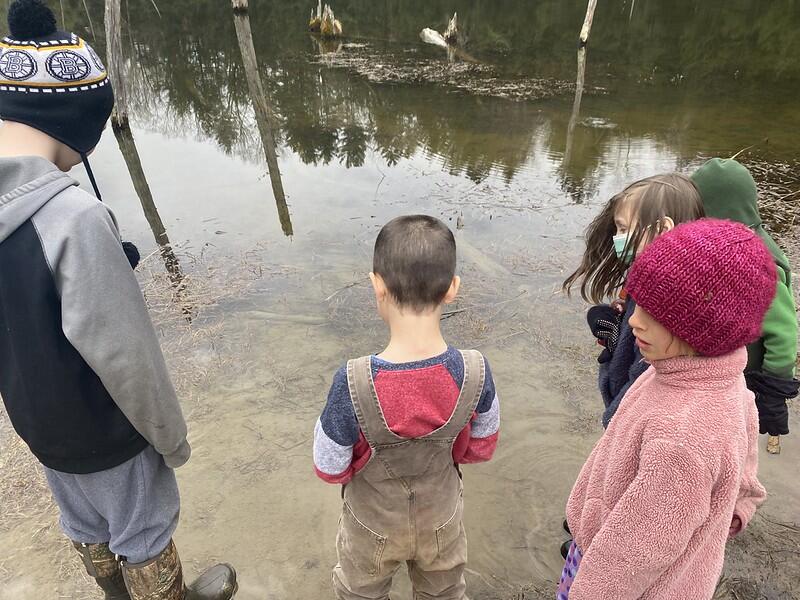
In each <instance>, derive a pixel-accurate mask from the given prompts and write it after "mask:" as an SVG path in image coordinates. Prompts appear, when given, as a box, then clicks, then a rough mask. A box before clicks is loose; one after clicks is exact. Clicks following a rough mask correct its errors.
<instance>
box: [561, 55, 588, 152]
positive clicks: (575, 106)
mask: <svg viewBox="0 0 800 600" xmlns="http://www.w3.org/2000/svg"><path fill="white" fill-rule="evenodd" d="M585 78H586V47H585V46H583V47H581V48H578V77H577V79H576V80H575V101H574V102H573V103H572V114H571V115H570V117H569V125H567V148H566V150H565V151H564V164H565V165H569V163H570V161H571V160H572V144H573V141H574V136H575V127H576V126H577V124H578V118H579V117H580V114H581V100H582V98H583V82H584V79H585Z"/></svg>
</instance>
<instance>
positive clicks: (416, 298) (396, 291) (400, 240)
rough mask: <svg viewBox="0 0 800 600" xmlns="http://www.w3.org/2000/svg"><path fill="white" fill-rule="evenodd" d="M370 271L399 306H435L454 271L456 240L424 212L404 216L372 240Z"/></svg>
mask: <svg viewBox="0 0 800 600" xmlns="http://www.w3.org/2000/svg"><path fill="white" fill-rule="evenodd" d="M372 271H373V272H374V273H375V274H376V275H380V276H381V278H382V279H383V281H384V282H385V283H386V287H387V288H388V290H389V293H390V294H391V295H392V297H393V298H394V300H395V302H397V304H399V305H400V306H409V307H411V308H412V309H414V310H424V309H426V308H430V307H431V306H437V305H439V304H440V303H441V302H442V300H443V299H444V297H445V295H446V294H447V290H449V289H450V284H451V283H452V281H453V277H454V276H455V272H456V239H455V237H453V232H452V231H450V228H449V227H447V225H445V224H444V223H442V222H441V221H440V220H439V219H436V218H434V217H430V216H428V215H405V216H403V217H397V218H396V219H392V220H391V221H389V222H388V223H387V224H386V225H384V226H383V229H381V231H380V233H379V234H378V239H377V240H375V254H374V256H373V260H372Z"/></svg>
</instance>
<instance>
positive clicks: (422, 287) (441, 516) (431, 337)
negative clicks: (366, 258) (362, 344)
mask: <svg viewBox="0 0 800 600" xmlns="http://www.w3.org/2000/svg"><path fill="white" fill-rule="evenodd" d="M373 262H374V264H373V272H372V273H370V279H371V280H372V285H373V288H374V290H375V298H376V301H377V305H378V313H379V314H380V315H381V317H382V318H383V320H384V321H385V322H386V323H387V324H388V325H389V330H390V340H389V345H388V346H387V347H386V349H385V350H384V351H383V352H381V353H380V354H378V355H374V356H366V357H363V358H359V359H356V360H351V361H349V362H348V363H347V365H346V367H342V368H341V369H339V371H338V372H337V373H336V375H335V376H334V380H333V385H332V387H331V390H330V393H329V395H328V401H327V404H326V406H325V409H324V411H323V413H322V416H321V417H320V419H319V420H318V421H317V425H316V429H315V432H314V465H315V468H316V472H317V475H319V477H321V478H322V479H323V480H325V481H327V482H329V483H336V484H342V485H343V486H344V487H343V492H342V495H343V499H344V506H343V511H342V518H341V520H340V524H339V532H338V535H337V540H336V546H337V553H338V558H339V562H338V564H337V565H336V567H335V568H334V570H333V587H334V591H335V594H336V597H337V598H338V599H340V600H351V599H352V600H355V599H360V600H363V599H366V598H370V599H376V600H384V599H388V598H389V590H390V589H391V585H392V577H393V576H394V574H395V573H396V572H397V570H398V569H399V568H400V565H401V564H402V563H406V564H407V565H408V572H409V575H410V577H411V581H412V585H413V588H414V598H442V599H447V600H462V599H465V598H466V595H465V589H466V584H465V581H464V568H465V565H466V561H467V539H466V534H465V532H464V525H463V523H462V515H463V510H464V507H463V498H462V489H463V486H462V482H461V473H460V471H459V468H458V465H459V464H464V463H476V462H483V461H487V460H489V459H491V457H492V454H493V453H494V450H495V447H496V445H497V436H498V429H499V425H500V407H499V402H498V399H497V396H496V393H495V387H494V382H493V381H492V376H491V373H490V371H489V366H488V364H487V363H486V361H485V360H484V358H483V357H482V356H481V355H480V353H478V352H477V351H475V350H468V351H459V350H456V349H455V348H452V347H450V346H448V345H447V343H446V342H445V341H444V338H443V337H442V334H441V330H440V326H439V324H440V319H441V315H442V308H443V307H444V305H445V304H449V303H451V302H453V300H455V298H456V295H457V294H458V288H459V285H460V279H459V278H458V277H457V276H456V275H455V268H456V243H455V238H454V237H453V233H452V232H451V231H450V230H449V229H448V228H447V226H446V225H445V224H444V223H442V222H441V221H439V220H438V219H435V218H433V217H429V216H425V215H411V216H404V217H399V218H397V219H394V220H393V221H390V222H389V223H388V224H387V225H386V226H384V228H383V229H382V230H381V232H380V234H379V235H378V239H377V241H376V242H375V253H374V260H373Z"/></svg>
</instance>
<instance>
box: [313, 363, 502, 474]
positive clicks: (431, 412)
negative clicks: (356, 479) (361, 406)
mask: <svg viewBox="0 0 800 600" xmlns="http://www.w3.org/2000/svg"><path fill="white" fill-rule="evenodd" d="M484 362H485V364H486V380H485V382H484V384H483V391H482V392H481V397H480V400H479V401H478V406H477V407H476V410H475V414H474V415H473V417H472V420H471V421H470V423H469V424H468V425H467V426H466V427H465V428H464V429H463V431H462V432H461V433H460V434H459V436H458V438H457V439H456V441H455V443H454V444H453V461H454V462H455V463H458V464H465V463H478V462H485V461H487V460H489V459H491V458H492V455H493V454H494V450H495V447H496V446H497V438H498V431H499V429H500V402H499V400H498V399H497V393H496V392H495V387H494V380H493V379H492V373H491V371H490V370H489V363H488V362H486V359H484ZM372 379H373V381H374V382H375V391H376V392H377V394H378V402H379V403H380V405H381V410H382V411H383V416H384V418H385V419H386V424H387V425H388V426H389V429H391V430H392V432H394V433H395V434H397V435H399V436H400V437H404V438H417V437H421V436H424V435H427V434H428V433H430V432H432V431H435V430H436V429H439V428H440V427H441V426H442V425H444V424H445V423H446V422H447V421H448V420H449V419H450V416H451V415H452V414H453V411H454V410H455V408H456V403H457V402H458V397H459V394H460V393H461V386H462V385H463V383H464V359H463V357H462V355H461V353H460V352H459V351H458V350H457V349H455V348H448V349H447V351H446V352H445V353H444V354H440V355H439V356H436V357H434V358H429V359H426V360H421V361H417V362H411V363H390V362H387V361H385V360H383V359H380V358H378V357H377V356H373V357H372ZM371 452H372V451H371V450H370V447H369V444H368V443H367V440H366V438H365V437H364V434H363V433H362V432H361V428H360V427H359V424H358V419H357V418H356V414H355V411H354V409H353V401H352V400H351V398H350V390H349V388H348V385H347V367H346V366H344V367H342V368H341V369H339V370H338V371H337V372H336V375H335V376H334V378H333V385H332V386H331V389H330V392H329V393H328V402H327V404H326V405H325V409H324V410H323V411H322V415H321V416H320V418H319V419H318V420H317V425H316V427H315V429H314V468H315V470H316V473H317V475H318V476H319V477H320V478H321V479H323V480H324V481H327V482H328V483H337V484H344V483H347V482H348V481H350V480H351V479H352V478H353V476H354V475H355V474H356V473H358V471H359V470H361V469H362V468H363V467H364V466H365V465H366V464H367V461H368V460H369V457H370V454H371Z"/></svg>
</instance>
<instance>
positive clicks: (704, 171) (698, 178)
mask: <svg viewBox="0 0 800 600" xmlns="http://www.w3.org/2000/svg"><path fill="white" fill-rule="evenodd" d="M692 181H694V184H695V185H696V186H697V189H698V190H699V191H700V197H701V198H702V199H703V207H704V208H705V211H706V216H708V217H713V218H715V219H728V220H731V221H738V222H739V223H742V224H744V225H747V226H748V227H750V228H751V229H752V230H753V231H755V232H756V233H757V234H758V235H759V236H760V237H761V239H762V240H764V243H765V244H766V245H767V248H769V251H770V252H771V253H772V256H773V258H774V259H775V263H776V264H777V265H778V266H779V267H781V269H783V271H784V273H785V274H786V283H787V285H788V284H789V282H790V277H791V269H790V268H789V261H788V260H787V259H786V255H785V254H784V253H783V251H782V250H781V249H780V248H779V247H778V244H776V243H775V240H773V239H772V238H771V237H770V235H769V234H768V233H767V232H766V230H765V229H764V227H763V225H762V222H761V215H759V213H758V190H757V189H756V182H755V181H754V180H753V176H752V175H750V171H748V170H747V168H746V167H745V166H744V165H742V164H741V163H739V162H737V161H735V160H733V159H725V158H712V159H711V160H709V161H708V162H706V163H705V164H704V165H703V166H702V167H700V168H699V169H697V171H695V172H694V174H693V175H692Z"/></svg>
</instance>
